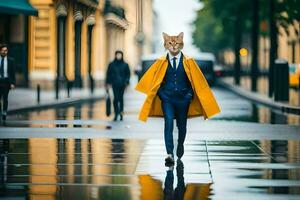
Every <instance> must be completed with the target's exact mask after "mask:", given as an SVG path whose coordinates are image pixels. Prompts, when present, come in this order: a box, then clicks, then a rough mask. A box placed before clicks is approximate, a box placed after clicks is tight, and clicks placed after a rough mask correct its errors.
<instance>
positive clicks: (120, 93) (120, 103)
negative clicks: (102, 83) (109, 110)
mask: <svg viewBox="0 0 300 200" xmlns="http://www.w3.org/2000/svg"><path fill="white" fill-rule="evenodd" d="M125 88H126V85H121V86H119V85H112V89H113V94H114V100H113V105H114V112H115V116H117V115H119V114H120V113H122V112H123V110H124V91H125Z"/></svg>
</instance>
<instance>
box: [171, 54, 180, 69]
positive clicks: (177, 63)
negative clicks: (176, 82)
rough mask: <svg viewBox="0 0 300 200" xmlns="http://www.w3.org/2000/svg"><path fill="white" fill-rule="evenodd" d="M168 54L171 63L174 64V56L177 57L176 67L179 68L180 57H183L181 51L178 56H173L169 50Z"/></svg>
mask: <svg viewBox="0 0 300 200" xmlns="http://www.w3.org/2000/svg"><path fill="white" fill-rule="evenodd" d="M168 54H169V61H170V63H171V65H173V58H174V57H176V60H175V62H176V69H177V67H178V65H179V61H180V57H181V51H180V52H179V53H178V54H177V55H176V56H173V55H172V54H171V53H170V52H168ZM172 67H174V66H172Z"/></svg>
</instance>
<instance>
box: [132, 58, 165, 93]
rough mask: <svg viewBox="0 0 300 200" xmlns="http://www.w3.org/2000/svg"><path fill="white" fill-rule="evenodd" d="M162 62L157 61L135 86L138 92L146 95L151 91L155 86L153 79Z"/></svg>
mask: <svg viewBox="0 0 300 200" xmlns="http://www.w3.org/2000/svg"><path fill="white" fill-rule="evenodd" d="M160 63H161V61H160V60H156V61H155V62H154V63H153V64H152V65H151V66H150V67H149V69H148V70H147V71H146V72H145V73H144V75H143V76H142V78H141V79H140V81H139V82H138V83H137V85H136V86H135V89H136V90H137V91H140V92H142V93H144V94H148V92H149V90H150V89H151V88H152V85H153V78H154V77H155V73H156V71H157V69H158V67H159V66H160Z"/></svg>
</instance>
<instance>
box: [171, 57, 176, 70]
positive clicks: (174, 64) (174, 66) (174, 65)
mask: <svg viewBox="0 0 300 200" xmlns="http://www.w3.org/2000/svg"><path fill="white" fill-rule="evenodd" d="M172 60H173V64H172V66H173V68H174V69H176V57H174V58H172Z"/></svg>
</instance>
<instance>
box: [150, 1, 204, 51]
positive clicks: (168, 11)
mask: <svg viewBox="0 0 300 200" xmlns="http://www.w3.org/2000/svg"><path fill="white" fill-rule="evenodd" d="M200 7H201V4H200V3H199V1H198V0H154V9H155V11H156V12H157V14H158V20H159V32H158V34H160V36H161V37H160V38H161V41H160V42H161V45H163V39H162V33H161V32H165V33H167V34H169V35H177V34H179V33H180V32H184V49H183V51H184V52H186V53H188V54H194V53H196V52H197V50H196V48H195V47H193V45H192V31H193V27H192V26H191V25H190V24H191V22H192V21H193V19H195V17H196V10H197V9H199V8H200ZM162 51H163V48H162Z"/></svg>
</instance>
